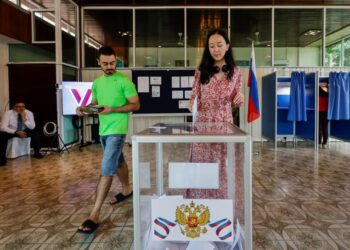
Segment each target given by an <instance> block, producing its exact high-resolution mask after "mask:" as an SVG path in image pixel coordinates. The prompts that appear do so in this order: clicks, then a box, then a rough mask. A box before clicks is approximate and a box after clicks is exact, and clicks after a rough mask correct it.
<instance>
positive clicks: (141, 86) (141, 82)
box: [137, 76, 149, 93]
mask: <svg viewBox="0 0 350 250" xmlns="http://www.w3.org/2000/svg"><path fill="white" fill-rule="evenodd" d="M137 92H139V93H149V77H148V76H139V77H137Z"/></svg>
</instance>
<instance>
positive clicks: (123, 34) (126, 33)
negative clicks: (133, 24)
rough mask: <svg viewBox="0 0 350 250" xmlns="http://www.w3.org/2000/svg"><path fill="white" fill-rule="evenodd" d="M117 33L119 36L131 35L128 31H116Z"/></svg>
mask: <svg viewBox="0 0 350 250" xmlns="http://www.w3.org/2000/svg"><path fill="white" fill-rule="evenodd" d="M118 35H119V36H121V37H125V36H131V33H130V31H118Z"/></svg>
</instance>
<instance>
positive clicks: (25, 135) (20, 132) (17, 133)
mask: <svg viewBox="0 0 350 250" xmlns="http://www.w3.org/2000/svg"><path fill="white" fill-rule="evenodd" d="M15 134H16V135H17V136H18V137H20V138H27V133H26V132H24V131H21V130H19V131H16V132H15Z"/></svg>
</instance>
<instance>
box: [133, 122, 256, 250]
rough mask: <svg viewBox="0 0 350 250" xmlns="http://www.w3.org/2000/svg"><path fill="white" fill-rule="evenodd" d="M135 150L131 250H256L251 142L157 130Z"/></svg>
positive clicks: (220, 129) (201, 126)
mask: <svg viewBox="0 0 350 250" xmlns="http://www.w3.org/2000/svg"><path fill="white" fill-rule="evenodd" d="M132 145H133V147H132V159H133V187H134V198H133V199H134V203H133V204H134V249H170V250H171V249H213V250H214V249H252V193H251V192H252V182H251V137H250V136H249V135H247V134H246V133H245V132H243V131H242V130H240V129H239V128H238V127H237V126H235V125H232V124H230V123H196V124H192V123H181V124H155V125H154V126H152V127H150V128H148V129H146V130H144V131H142V132H140V133H138V134H135V135H133V137H132Z"/></svg>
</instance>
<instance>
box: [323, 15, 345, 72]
mask: <svg viewBox="0 0 350 250" xmlns="http://www.w3.org/2000/svg"><path fill="white" fill-rule="evenodd" d="M349 11H350V10H349V9H326V58H325V60H326V61H325V66H350V16H349Z"/></svg>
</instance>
